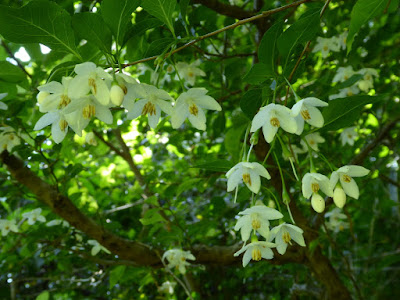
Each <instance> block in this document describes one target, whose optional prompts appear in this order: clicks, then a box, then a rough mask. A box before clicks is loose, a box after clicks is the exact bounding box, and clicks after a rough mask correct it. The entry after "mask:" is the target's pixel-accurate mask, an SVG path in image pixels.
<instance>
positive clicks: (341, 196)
mask: <svg viewBox="0 0 400 300" xmlns="http://www.w3.org/2000/svg"><path fill="white" fill-rule="evenodd" d="M333 202H335V204H336V206H337V207H339V208H342V207H343V206H344V205H345V204H346V194H345V192H344V191H343V189H342V188H341V187H340V186H337V187H336V188H335V190H334V191H333Z"/></svg>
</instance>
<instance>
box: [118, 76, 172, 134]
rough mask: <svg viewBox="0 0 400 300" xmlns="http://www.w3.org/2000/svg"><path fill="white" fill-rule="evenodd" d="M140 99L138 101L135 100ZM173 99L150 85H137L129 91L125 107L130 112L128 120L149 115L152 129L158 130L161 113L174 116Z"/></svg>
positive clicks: (124, 103)
mask: <svg viewBox="0 0 400 300" xmlns="http://www.w3.org/2000/svg"><path fill="white" fill-rule="evenodd" d="M136 98H138V99H139V100H138V101H135V99H136ZM172 100H173V99H172V97H171V96H170V95H169V94H168V93H167V92H166V91H164V90H162V89H158V88H156V87H155V86H152V85H148V84H144V83H143V84H137V85H135V86H132V87H131V88H129V89H128V94H127V95H126V100H124V102H123V105H124V107H125V108H126V109H127V110H128V115H127V118H128V119H135V118H137V117H139V116H140V115H143V116H145V115H147V116H148V120H149V125H150V127H151V128H156V127H157V124H158V121H159V119H160V117H161V111H163V112H165V113H166V114H169V115H171V114H172V105H171V102H170V101H172Z"/></svg>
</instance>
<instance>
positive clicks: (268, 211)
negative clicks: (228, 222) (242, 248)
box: [235, 205, 283, 241]
mask: <svg viewBox="0 0 400 300" xmlns="http://www.w3.org/2000/svg"><path fill="white" fill-rule="evenodd" d="M239 215H243V216H242V217H240V218H239V219H238V221H237V223H236V225H235V230H236V231H237V230H240V233H241V236H242V241H247V240H248V239H249V238H250V234H251V231H252V230H255V231H257V232H258V233H259V234H261V235H262V236H263V237H264V238H266V239H268V236H269V220H277V219H280V218H283V215H282V214H281V213H280V212H279V211H277V210H275V209H273V208H269V207H267V206H265V205H255V206H253V207H251V208H247V209H245V210H244V211H242V212H240V213H239Z"/></svg>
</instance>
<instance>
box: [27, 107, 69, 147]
mask: <svg viewBox="0 0 400 300" xmlns="http://www.w3.org/2000/svg"><path fill="white" fill-rule="evenodd" d="M50 124H51V135H52V137H53V140H54V141H55V142H56V143H57V144H59V143H61V142H62V140H63V139H64V138H65V136H66V135H67V132H68V125H69V124H68V122H67V120H66V117H65V115H64V113H63V112H62V111H61V110H55V111H51V112H48V113H47V114H45V115H43V116H42V117H41V118H40V119H39V120H38V121H37V122H36V124H35V127H34V128H33V130H41V129H43V128H44V127H46V126H48V125H50Z"/></svg>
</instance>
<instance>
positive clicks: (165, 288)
mask: <svg viewBox="0 0 400 300" xmlns="http://www.w3.org/2000/svg"><path fill="white" fill-rule="evenodd" d="M175 286H176V282H170V281H165V282H163V283H162V285H161V286H159V287H158V288H157V290H158V292H159V293H164V294H171V295H172V294H173V293H174V288H175Z"/></svg>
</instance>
